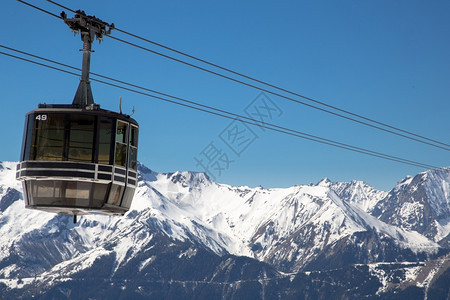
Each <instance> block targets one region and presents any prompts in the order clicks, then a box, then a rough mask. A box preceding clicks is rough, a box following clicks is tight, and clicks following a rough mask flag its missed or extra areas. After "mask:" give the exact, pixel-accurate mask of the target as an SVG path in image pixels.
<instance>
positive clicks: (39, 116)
mask: <svg viewBox="0 0 450 300" xmlns="http://www.w3.org/2000/svg"><path fill="white" fill-rule="evenodd" d="M36 120H39V121H45V120H47V115H37V116H36Z"/></svg>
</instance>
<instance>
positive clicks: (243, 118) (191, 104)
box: [0, 45, 438, 169]
mask: <svg viewBox="0 0 450 300" xmlns="http://www.w3.org/2000/svg"><path fill="white" fill-rule="evenodd" d="M0 47H2V48H6V49H8V50H11V51H16V52H18V53H21V54H25V55H29V56H32V57H34V58H38V59H41V60H45V61H47V62H51V63H53V64H58V65H61V66H64V67H67V68H71V69H75V70H78V71H80V69H79V68H76V67H72V66H69V65H66V64H62V63H59V62H56V61H54V60H50V59H46V58H42V57H39V56H37V55H33V54H30V53H27V52H24V51H20V50H15V49H13V48H10V47H6V46H3V45H0ZM0 54H3V55H6V56H9V57H12V58H16V59H20V60H23V61H26V62H30V63H33V64H36V65H39V66H43V67H47V68H50V69H53V70H57V71H61V72H64V73H67V74H70V75H75V76H80V74H79V73H74V72H71V71H67V70H63V69H61V68H57V67H53V66H50V65H46V64H43V63H39V62H36V61H32V60H29V59H26V58H23V57H19V56H16V55H12V54H8V53H5V52H0ZM92 75H95V76H97V77H101V78H104V79H107V80H111V81H114V82H117V83H120V84H124V85H128V86H131V87H133V88H128V87H124V86H120V85H118V84H114V83H111V82H106V81H103V80H99V79H95V78H91V80H92V81H96V82H99V83H103V84H106V85H110V86H113V87H116V88H120V89H123V90H127V91H130V92H134V93H137V94H141V95H144V96H148V97H152V98H155V99H159V100H162V101H165V102H169V103H173V104H177V105H180V106H184V107H187V108H191V109H195V110H198V111H202V112H205V113H209V114H213V115H216V116H220V117H224V118H228V119H232V120H238V121H241V122H244V123H246V124H249V125H253V126H258V127H263V128H266V129H269V130H272V131H275V132H279V133H284V134H287V135H291V136H295V137H299V138H303V139H307V140H310V141H315V142H318V143H322V144H326V145H329V146H334V147H338V148H341V149H345V150H349V151H353V152H358V153H361V154H366V155H370V156H374V157H378V158H382V159H386V160H390V161H395V162H399V163H403V164H407V165H412V166H416V167H420V168H426V169H428V168H438V167H436V166H432V165H429V164H423V163H420V162H417V161H412V160H408V159H404V158H401V157H396V156H392V155H388V154H383V153H380V152H376V151H372V150H369V149H365V148H361V147H356V146H352V145H348V144H344V143H340V142H337V141H333V140H330V139H325V138H321V137H318V136H314V135H310V134H307V133H304V132H300V131H297V130H293V129H289V128H286V127H282V126H278V125H275V124H271V123H267V122H262V121H260V120H256V119H252V118H248V117H246V116H242V115H239V114H235V113H231V112H228V111H225V110H222V109H217V108H215V107H212V106H207V105H204V104H201V103H198V102H194V101H190V100H186V99H183V98H179V97H175V96H171V95H168V94H164V93H161V92H157V91H154V90H150V89H147V88H145V87H140V86H138V85H134V84H130V83H127V82H124V81H121V80H117V79H114V78H111V77H107V76H103V75H100V74H94V73H92ZM135 88H138V89H141V90H145V91H148V92H151V93H155V94H158V95H163V96H165V97H170V98H172V99H176V100H177V101H181V102H183V103H180V102H177V101H175V100H170V99H167V98H163V97H161V96H156V95H152V94H149V93H147V92H143V91H138V90H136V89H135Z"/></svg>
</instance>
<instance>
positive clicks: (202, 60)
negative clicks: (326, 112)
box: [47, 0, 450, 147]
mask: <svg viewBox="0 0 450 300" xmlns="http://www.w3.org/2000/svg"><path fill="white" fill-rule="evenodd" d="M47 1H48V2H50V3H52V4H54V5H56V6H59V7H60V8H62V9H66V10H69V11H71V12H75V11H74V10H72V9H70V8H68V7H66V6H63V5H61V4H59V3H57V2H55V1H52V0H47ZM114 29H115V30H116V31H119V32H121V33H123V34H126V35H129V36H131V37H134V38H136V39H139V40H142V41H144V42H147V43H150V44H152V45H155V46H157V47H160V48H163V49H166V50H169V51H171V52H174V53H177V54H179V55H182V56H185V57H188V58H190V59H193V60H196V61H198V62H201V63H204V64H207V65H209V66H212V67H214V68H217V69H220V70H223V71H226V72H229V73H231V74H234V75H237V76H240V77H243V78H246V79H249V80H252V81H254V82H257V83H260V84H263V85H265V86H268V87H271V88H274V89H276V90H279V91H282V92H285V93H288V94H291V95H293V96H297V97H300V98H303V99H305V100H308V101H311V102H314V103H316V104H320V105H322V106H325V107H328V108H331V109H334V110H337V111H340V112H343V113H346V114H348V115H351V116H354V117H358V118H360V119H363V120H366V121H369V122H372V123H375V124H378V125H381V126H385V127H387V128H390V129H393V130H397V131H399V132H403V133H406V134H409V135H412V136H415V137H418V138H421V139H424V140H427V141H430V142H434V143H437V144H440V145H443V146H447V147H450V144H446V143H443V142H440V141H438V140H435V139H431V138H428V137H425V136H423V135H419V134H416V133H414V132H411V131H408V130H404V129H401V128H398V127H395V126H392V125H389V124H387V123H384V122H380V121H377V120H374V119H371V118H368V117H365V116H363V115H360V114H357V113H353V112H351V111H348V110H345V109H342V108H339V107H337V106H333V105H330V104H327V103H325V102H322V101H319V100H316V99H313V98H310V97H307V96H304V95H301V94H299V93H296V92H292V91H290V90H287V89H285V88H282V87H280V86H277V85H274V84H271V83H268V82H266V81H263V80H259V79H257V78H254V77H251V76H248V75H245V74H243V73H240V72H237V71H234V70H231V69H229V68H226V67H222V66H220V65H218V64H215V63H212V62H210V61H207V60H204V59H201V58H198V57H196V56H194V55H191V54H188V53H186V52H182V51H179V50H176V49H174V48H171V47H169V46H166V45H163V44H161V43H157V42H154V41H152V40H150V39H147V38H144V37H141V36H138V35H136V34H133V33H131V32H128V31H125V30H123V29H120V28H117V27H115V28H114Z"/></svg>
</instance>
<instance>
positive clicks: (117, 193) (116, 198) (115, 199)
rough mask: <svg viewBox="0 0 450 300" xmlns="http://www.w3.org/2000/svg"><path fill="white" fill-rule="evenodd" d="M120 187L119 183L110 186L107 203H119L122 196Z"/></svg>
mask: <svg viewBox="0 0 450 300" xmlns="http://www.w3.org/2000/svg"><path fill="white" fill-rule="evenodd" d="M122 189H123V187H122V186H120V185H113V186H112V187H111V192H110V193H109V199H108V204H112V205H119V204H120V199H121V198H122Z"/></svg>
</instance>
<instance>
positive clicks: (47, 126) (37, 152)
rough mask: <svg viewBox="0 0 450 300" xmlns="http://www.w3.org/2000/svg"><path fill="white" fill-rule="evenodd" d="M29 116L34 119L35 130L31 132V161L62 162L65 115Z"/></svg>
mask: <svg viewBox="0 0 450 300" xmlns="http://www.w3.org/2000/svg"><path fill="white" fill-rule="evenodd" d="M31 116H33V117H34V122H33V123H34V126H33V127H34V129H35V130H33V136H32V141H31V147H30V148H31V149H30V150H31V155H30V158H31V159H32V160H52V161H61V160H63V158H64V153H63V152H64V129H65V126H64V125H65V124H64V123H65V122H64V117H65V115H58V114H43V115H40V114H33V115H31ZM44 116H45V117H44Z"/></svg>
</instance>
